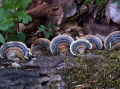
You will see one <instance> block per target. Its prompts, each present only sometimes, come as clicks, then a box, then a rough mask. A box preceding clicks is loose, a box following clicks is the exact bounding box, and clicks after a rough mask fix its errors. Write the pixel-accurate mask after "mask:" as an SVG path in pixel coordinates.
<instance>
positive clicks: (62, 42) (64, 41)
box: [50, 34, 74, 55]
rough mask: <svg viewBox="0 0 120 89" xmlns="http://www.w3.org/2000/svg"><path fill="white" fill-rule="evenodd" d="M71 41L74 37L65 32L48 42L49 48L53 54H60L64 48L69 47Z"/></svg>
mask: <svg viewBox="0 0 120 89" xmlns="http://www.w3.org/2000/svg"><path fill="white" fill-rule="evenodd" d="M73 41H74V39H73V38H72V37H71V36H69V35H66V34H63V35H59V36H56V37H54V38H53V39H52V41H51V43H50V50H51V52H52V53H53V54H54V55H56V54H60V53H61V52H62V51H63V50H64V49H69V47H70V44H71V43H72V42H73Z"/></svg>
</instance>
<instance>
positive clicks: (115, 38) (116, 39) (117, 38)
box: [104, 31, 120, 49]
mask: <svg viewBox="0 0 120 89" xmlns="http://www.w3.org/2000/svg"><path fill="white" fill-rule="evenodd" d="M116 43H120V31H115V32H112V33H110V34H109V35H108V36H107V37H106V39H105V41H104V47H105V48H106V49H110V48H111V47H112V46H113V45H115V44H116Z"/></svg>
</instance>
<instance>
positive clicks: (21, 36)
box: [17, 32, 26, 42]
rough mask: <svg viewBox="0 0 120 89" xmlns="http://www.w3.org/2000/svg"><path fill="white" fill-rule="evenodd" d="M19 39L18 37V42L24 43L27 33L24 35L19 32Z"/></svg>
mask: <svg viewBox="0 0 120 89" xmlns="http://www.w3.org/2000/svg"><path fill="white" fill-rule="evenodd" d="M17 37H18V40H19V41H21V42H24V41H25V38H26V37H25V33H23V32H18V33H17Z"/></svg>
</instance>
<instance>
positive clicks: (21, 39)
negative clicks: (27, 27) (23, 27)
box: [8, 32, 25, 42]
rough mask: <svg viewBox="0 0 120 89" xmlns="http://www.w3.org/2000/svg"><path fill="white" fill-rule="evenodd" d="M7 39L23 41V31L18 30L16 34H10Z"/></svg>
mask: <svg viewBox="0 0 120 89" xmlns="http://www.w3.org/2000/svg"><path fill="white" fill-rule="evenodd" d="M8 40H9V41H21V42H24V41H25V33H23V32H18V33H17V35H13V34H10V35H9V36H8Z"/></svg>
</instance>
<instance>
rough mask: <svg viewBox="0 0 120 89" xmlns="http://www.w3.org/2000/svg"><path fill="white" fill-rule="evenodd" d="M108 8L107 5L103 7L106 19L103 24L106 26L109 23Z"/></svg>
mask: <svg viewBox="0 0 120 89" xmlns="http://www.w3.org/2000/svg"><path fill="white" fill-rule="evenodd" d="M108 6H109V4H107V5H106V7H105V16H106V18H105V21H106V22H105V23H106V24H109V23H110V10H109V8H108Z"/></svg>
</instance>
